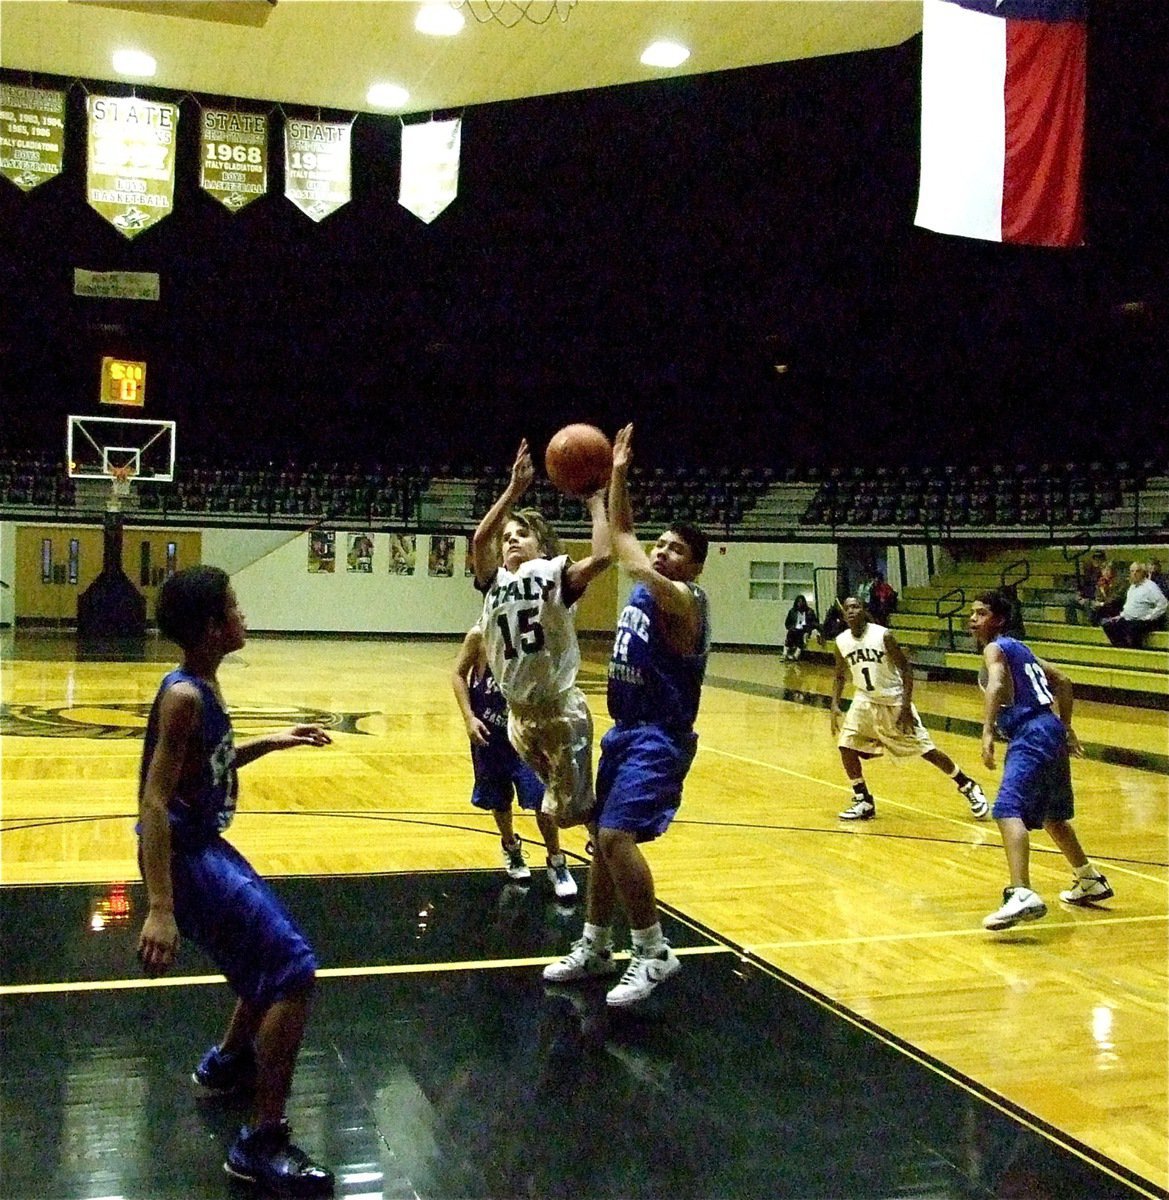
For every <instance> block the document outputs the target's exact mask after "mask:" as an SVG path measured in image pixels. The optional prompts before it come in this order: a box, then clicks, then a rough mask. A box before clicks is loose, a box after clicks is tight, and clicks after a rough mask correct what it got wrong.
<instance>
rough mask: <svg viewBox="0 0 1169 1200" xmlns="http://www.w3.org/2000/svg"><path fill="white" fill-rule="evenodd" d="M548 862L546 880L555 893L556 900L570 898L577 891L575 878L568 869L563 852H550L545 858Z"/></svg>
mask: <svg viewBox="0 0 1169 1200" xmlns="http://www.w3.org/2000/svg"><path fill="white" fill-rule="evenodd" d="M546 861H547V863H548V881H549V883H551V884H552V890H553V891H554V892H555V893H556V899H557V900H571V899H572V898H573V897H574V896H575V895H576V893H577V887H576V880H575V879H573V877H572V872H571V871H569V869H568V863H567V862H566V861H565V858H564V855H563V854H552V855H549V856H548V858H547V859H546Z"/></svg>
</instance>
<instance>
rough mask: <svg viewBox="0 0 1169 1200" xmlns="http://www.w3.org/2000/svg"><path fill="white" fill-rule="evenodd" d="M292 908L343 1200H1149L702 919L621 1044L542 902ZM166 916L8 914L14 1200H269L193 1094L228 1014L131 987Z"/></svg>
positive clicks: (315, 1071)
mask: <svg viewBox="0 0 1169 1200" xmlns="http://www.w3.org/2000/svg"><path fill="white" fill-rule="evenodd" d="M578 878H579V882H580V883H581V884H582V886H583V883H584V878H583V872H582V871H579V870H578ZM275 886H276V887H277V889H278V891H279V892H280V893H281V895H282V896H283V897H284V899H285V900H286V903H287V904H288V906H289V907H290V908H291V909H292V911H293V912H294V913H295V914H296V915H297V916H298V918H299V919H300V920H301V922H302V924H303V925H304V926H305V928H306V931H307V932H308V933H309V935H310V938H311V939H313V940H314V942H315V944H317V945H318V946H320V947H322V949H323V957H322V971H321V978H320V982H319V988H318V997H317V1002H316V1007H315V1011H314V1016H313V1020H312V1023H311V1025H310V1029H309V1033H308V1037H307V1040H306V1044H305V1047H304V1050H303V1053H302V1057H301V1064H300V1068H299V1070H298V1074H297V1077H296V1081H295V1086H294V1094H293V1099H292V1104H291V1113H290V1115H291V1118H292V1121H293V1125H294V1130H295V1133H296V1137H297V1139H298V1140H299V1141H300V1142H301V1143H302V1144H303V1145H305V1146H306V1147H307V1148H309V1149H310V1150H311V1151H312V1152H314V1153H315V1154H316V1155H318V1156H319V1157H320V1158H321V1159H322V1160H323V1161H325V1162H327V1163H328V1164H329V1165H330V1166H332V1167H333V1168H334V1170H335V1171H336V1173H337V1180H338V1186H337V1194H338V1195H341V1196H348V1197H359V1196H360V1197H367V1198H369V1200H374V1198H376V1197H386V1198H389V1197H393V1198H395V1200H397V1198H399V1197H402V1198H405V1197H420V1198H423V1200H447V1198H454V1197H491V1198H496V1197H499V1198H502V1197H532V1198H537V1197H540V1198H543V1197H547V1198H555V1197H573V1198H584V1197H647V1198H649V1197H654V1198H656V1197H671V1198H686V1197H693V1198H695V1200H700V1198H701V1200H706V1198H711V1197H769V1198H777V1197H801V1198H805V1197H806V1198H811V1197H818V1198H824V1200H828V1198H850V1200H877V1198H883V1197H890V1198H892V1197H898V1198H909V1197H930V1198H933V1200H944V1198H951V1197H952V1198H955V1200H957V1198H960V1197H961V1198H966V1197H1001V1198H1007V1197H1026V1198H1028V1200H1057V1198H1058V1200H1070V1198H1085V1200H1086V1198H1089V1197H1091V1198H1097V1200H1111V1198H1113V1197H1125V1196H1132V1195H1134V1194H1135V1193H1134V1191H1132V1190H1130V1189H1129V1188H1128V1187H1127V1186H1126V1184H1125V1183H1124V1182H1123V1172H1121V1174H1120V1177H1119V1178H1118V1177H1117V1175H1116V1173H1108V1172H1107V1170H1100V1169H1098V1167H1097V1166H1096V1165H1094V1163H1093V1162H1092V1161H1090V1159H1091V1156H1086V1157H1081V1156H1080V1155H1079V1154H1078V1153H1077V1152H1076V1147H1075V1146H1074V1145H1073V1146H1072V1147H1071V1149H1067V1148H1061V1147H1059V1146H1057V1145H1055V1144H1054V1143H1053V1142H1051V1141H1049V1140H1048V1139H1047V1138H1046V1137H1045V1136H1044V1131H1043V1130H1042V1128H1036V1126H1035V1125H1034V1122H1033V1120H1031V1121H1028V1122H1024V1121H1021V1120H1017V1119H1016V1118H1015V1116H1014V1115H1013V1114H1012V1113H1011V1112H1010V1111H1009V1110H1008V1109H1005V1108H1004V1107H1003V1105H1002V1103H1001V1101H1000V1102H997V1103H996V1102H993V1101H992V1100H991V1099H989V1098H984V1097H983V1095H982V1094H981V1093H980V1091H979V1089H978V1087H977V1086H976V1085H974V1084H973V1083H971V1082H969V1081H965V1080H962V1079H960V1078H956V1077H955V1076H954V1075H953V1074H952V1073H950V1072H948V1071H946V1070H945V1069H944V1068H941V1067H940V1065H939V1064H936V1063H931V1062H930V1061H929V1060H928V1059H926V1058H924V1057H923V1056H922V1055H921V1054H920V1053H918V1052H915V1051H913V1050H912V1049H911V1048H910V1047H907V1046H902V1045H899V1044H898V1043H897V1042H896V1041H895V1040H894V1039H891V1038H890V1037H889V1036H888V1035H887V1034H882V1033H880V1031H878V1030H876V1029H872V1028H868V1027H866V1026H865V1024H864V1023H863V1022H861V1021H859V1020H858V1019H857V1018H856V1017H855V1016H853V1015H851V1014H848V1013H846V1012H844V1011H843V1010H842V1009H840V1008H838V1007H837V1006H834V1005H833V1003H832V1002H831V1001H830V1000H827V999H825V998H823V997H817V996H815V995H813V994H811V993H809V992H808V991H807V990H806V989H804V988H802V987H801V986H800V985H799V984H797V983H796V982H795V981H793V980H788V979H785V978H784V977H782V976H781V975H779V974H778V973H777V972H776V971H775V970H774V969H772V968H769V967H766V966H765V965H764V964H762V963H759V962H756V961H754V960H752V959H751V958H750V956H747V955H744V954H742V953H741V952H739V951H738V950H737V948H735V947H731V946H728V945H727V944H726V943H725V942H722V941H720V940H719V939H718V938H717V937H716V936H714V935H713V934H711V933H710V932H709V931H707V930H704V929H702V928H700V927H698V926H696V925H695V924H694V923H693V922H690V921H688V920H687V919H686V917H685V915H684V914H682V913H678V912H668V913H667V914H666V915H665V925H666V932H667V934H668V936H669V937H670V939H671V941H672V942H673V944H674V945H675V946H676V947H677V948H678V949H679V952H680V953H681V955H682V956H683V964H684V969H683V971H682V973H681V974H680V975H679V976H678V977H676V978H675V979H674V980H671V981H670V983H669V984H668V985H666V986H664V987H663V988H662V989H661V990H660V991H659V992H658V993H657V994H655V995H654V996H653V997H652V998H651V999H650V1001H649V1002H648V1004H647V1005H646V1006H645V1007H644V1010H643V1011H639V1012H637V1013H636V1014H610V1013H608V1012H606V1009H605V1005H604V985H603V984H598V985H596V986H595V987H588V988H584V989H559V990H558V989H550V988H546V987H545V986H544V985H543V983H542V981H541V978H540V968H541V965H542V963H543V962H545V961H547V960H548V959H549V958H551V957H552V956H555V955H557V954H559V953H560V952H561V951H563V950H564V949H565V948H566V947H567V946H568V944H569V943H570V941H571V940H572V938H573V937H574V936H575V935H576V934H577V932H578V930H579V922H580V915H579V912H577V911H576V910H575V909H574V908H573V907H569V906H561V905H558V904H556V903H555V902H554V899H553V897H552V896H551V894H550V892H549V890H548V888H547V886H546V885H545V884H544V881H543V880H542V879H540V878H538V877H537V878H535V879H534V880H533V882H532V884H531V886H529V887H522V886H517V885H514V884H509V883H507V882H506V880H505V879H504V877H503V876H502V873H500V872H496V871H468V872H441V873H418V874H397V875H373V876H368V875H367V876H356V877H353V876H350V877H330V878H306V877H300V878H286V879H278V880H276V881H275ZM142 899H143V898H142V893H141V888H140V886H139V885H137V884H133V885H129V886H127V887H122V886H119V885H115V886H113V887H111V886H109V885H100V886H99V885H67V886H21V887H7V888H3V889H0V971H2V983H3V989H2V991H0V1017H2V1020H3V1040H2V1044H0V1069H2V1070H0V1074H2V1079H0V1099H2V1101H3V1111H4V1120H3V1129H2V1157H0V1195H3V1197H5V1200H96V1198H98V1197H101V1198H103V1200H104V1198H112V1197H118V1198H120V1200H171V1198H173V1200H180V1198H182V1200H199V1198H202V1197H221V1196H224V1195H237V1194H246V1193H247V1192H248V1190H249V1189H248V1188H246V1187H242V1188H241V1185H238V1184H235V1183H233V1182H232V1181H230V1180H229V1179H228V1178H227V1177H226V1176H225V1175H224V1174H223V1172H222V1169H221V1163H222V1160H223V1155H224V1151H225V1149H226V1146H227V1144H228V1141H229V1140H230V1138H231V1136H232V1135H233V1133H234V1130H235V1127H236V1125H237V1124H238V1123H239V1121H240V1120H241V1111H240V1110H239V1109H238V1108H237V1107H234V1106H233V1104H232V1103H231V1102H225V1101H208V1100H206V1099H203V1098H201V1097H200V1096H197V1095H196V1094H195V1093H196V1089H195V1087H194V1085H193V1084H192V1083H191V1082H190V1071H191V1068H192V1066H193V1064H194V1062H195V1061H196V1059H197V1058H198V1056H199V1054H200V1053H201V1052H202V1050H203V1049H204V1048H205V1047H206V1046H207V1045H208V1044H210V1043H211V1042H212V1041H213V1040H214V1039H215V1038H216V1037H217V1036H218V1034H219V1032H220V1027H221V1025H222V1022H223V1021H224V1019H225V1017H226V1014H227V1011H228V1009H229V1006H230V996H229V994H228V992H227V989H226V986H225V985H224V984H223V983H221V982H219V981H218V980H217V978H216V977H215V976H214V975H213V974H212V968H211V966H210V965H209V963H207V962H206V960H204V959H203V958H202V957H201V956H200V954H199V953H198V952H197V951H195V950H192V949H191V948H189V947H187V948H184V951H183V953H182V955H181V958H180V961H179V963H178V964H177V965H176V968H175V970H174V972H173V973H172V977H171V978H170V979H168V980H166V981H164V982H162V983H157V982H153V981H146V980H143V979H141V978H140V977H137V976H136V975H135V973H134V971H133V970H132V964H133V963H134V955H133V950H134V939H135V937H136V934H137V930H138V928H139V926H140V921H141V913H142V907H141V906H142ZM326 947H327V950H326V949H324V948H326ZM1063 1141H1064V1144H1065V1146H1066V1145H1067V1140H1066V1137H1064V1139H1063ZM1096 1159H1097V1161H1098V1156H1096ZM1105 1167H1106V1168H1107V1164H1105ZM1143 1194H1146V1195H1147V1194H1148V1192H1147V1184H1146V1185H1145V1189H1144V1192H1143Z"/></svg>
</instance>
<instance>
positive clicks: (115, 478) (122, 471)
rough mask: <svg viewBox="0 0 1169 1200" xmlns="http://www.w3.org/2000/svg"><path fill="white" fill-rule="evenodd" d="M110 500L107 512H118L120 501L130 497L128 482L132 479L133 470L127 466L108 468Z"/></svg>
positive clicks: (120, 506) (120, 505)
mask: <svg viewBox="0 0 1169 1200" xmlns="http://www.w3.org/2000/svg"><path fill="white" fill-rule="evenodd" d="M109 476H110V499H109V504H108V505H107V506H106V508H107V511H108V512H119V511H120V510H121V508H122V501H123V500H125V499H126V497H127V496H129V495H130V481H131V480H132V479H133V478H134V468H133V467H132V466H130V465H129V464H127V465H126V466H124V467H110V468H109Z"/></svg>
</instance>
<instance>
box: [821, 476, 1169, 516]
mask: <svg viewBox="0 0 1169 1200" xmlns="http://www.w3.org/2000/svg"><path fill="white" fill-rule="evenodd" d="M1164 473H1166V466H1165V465H1164V464H1157V463H1155V462H1152V461H1150V462H1147V463H1143V464H1140V465H1139V466H1133V465H1131V464H1127V463H1114V464H1104V463H1089V464H1075V463H1067V464H1059V463H1042V464H1038V465H1035V466H1028V465H1026V464H1016V465H1014V466H1007V465H1005V464H995V465H993V466H989V467H984V466H979V465H977V464H971V465H963V466H960V467H959V466H954V465H951V466H947V467H944V468H925V469H917V468H913V467H897V468H893V467H888V468H884V467H882V468H876V469H872V470H866V469H864V468H855V469H851V470H850V469H838V470H833V471H830V472H829V473H828V477H827V478H825V479H823V480H822V481H821V482H820V484H819V486H818V488H817V490H816V492H815V494H814V495H813V497H812V499H811V501H810V502H809V504H808V506H807V508H806V509H805V510H804V512H803V514H802V515H801V518H800V522H801V524H802V525H806V526H824V525H827V526H831V527H833V528H837V527H840V526H855V527H865V526H885V527H898V528H913V527H919V526H924V527H926V528H929V529H934V530H941V529H945V530H951V529H965V528H973V527H984V528H989V527H1004V526H1006V527H1016V526H1023V527H1043V526H1059V527H1067V526H1072V527H1075V526H1082V527H1091V526H1097V525H1100V524H1101V523H1107V522H1106V521H1105V520H1104V518H1105V514H1106V513H1108V511H1109V510H1116V509H1119V508H1121V507H1122V506H1123V505H1124V503H1125V500H1126V497H1129V496H1132V495H1133V494H1134V493H1139V492H1140V490H1141V489H1143V488H1144V487H1146V485H1147V484H1148V482H1149V479H1150V478H1151V477H1155V476H1157V475H1160V474H1164Z"/></svg>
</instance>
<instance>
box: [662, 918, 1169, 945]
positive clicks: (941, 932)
mask: <svg viewBox="0 0 1169 1200" xmlns="http://www.w3.org/2000/svg"><path fill="white" fill-rule="evenodd" d="M1166 921H1169V914H1167V913H1148V914H1146V915H1145V916H1141V917H1099V918H1097V919H1095V920H1093V921H1090V922H1089V921H1071V920H1068V921H1045V922H1043V923H1042V924H1041V925H1033V924H1030V923H1025V924H1022V925H1018V926H1016V927H1015V928H1014V929H1000V930H989V929H982V928H981V927H979V926H971V927H970V928H967V927H965V926H963V928H961V929H928V930H927V929H923V930H919V931H918V932H916V933H869V934H858V935H857V936H856V937H842V938H804V939H802V940H800V941H790V940H789V941H785V942H758V943H756V944H754V945H751V946H744V947H743V950H744V952H745V953H747V954H758V953H759V952H760V951H762V950H801V949H808V948H811V947H813V946H864V945H875V944H877V943H878V942H914V941H924V940H927V939H929V938H951V937H982V938H989V937H992V936H994V935H995V934H1005V933H1014V932H1016V931H1017V932H1020V933H1022V932H1024V931H1026V932H1027V933H1039V932H1042V930H1044V929H1066V928H1068V927H1074V928H1077V929H1079V928H1083V929H1089V928H1091V929H1095V928H1097V927H1099V926H1101V925H1145V924H1156V923H1163V922H1166ZM678 953H679V954H681V953H682V951H680V950H679V951H678Z"/></svg>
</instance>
